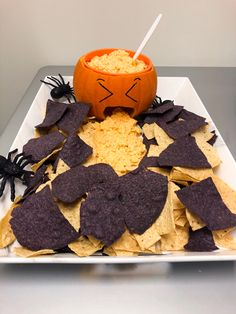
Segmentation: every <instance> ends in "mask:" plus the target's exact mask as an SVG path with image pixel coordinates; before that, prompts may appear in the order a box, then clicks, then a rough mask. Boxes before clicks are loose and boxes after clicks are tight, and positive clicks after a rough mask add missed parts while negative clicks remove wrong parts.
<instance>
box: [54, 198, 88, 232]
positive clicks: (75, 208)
mask: <svg viewBox="0 0 236 314" xmlns="http://www.w3.org/2000/svg"><path fill="white" fill-rule="evenodd" d="M83 201H84V200H83V199H80V200H79V201H75V202H74V203H70V204H65V203H63V202H60V201H57V206H58V207H59V209H60V211H61V213H62V214H63V216H64V217H65V218H66V219H67V220H68V221H69V223H70V224H71V225H72V227H73V228H74V229H75V230H76V231H79V229H80V206H81V204H82V202H83Z"/></svg>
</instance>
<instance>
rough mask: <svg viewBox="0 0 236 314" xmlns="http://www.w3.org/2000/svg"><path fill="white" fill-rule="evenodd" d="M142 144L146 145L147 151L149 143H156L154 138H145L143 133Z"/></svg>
mask: <svg viewBox="0 0 236 314" xmlns="http://www.w3.org/2000/svg"><path fill="white" fill-rule="evenodd" d="M143 144H144V145H145V146H146V149H147V151H148V150H149V148H150V146H151V145H157V141H156V139H155V138H152V139H151V140H149V139H147V137H146V136H145V135H144V134H143Z"/></svg>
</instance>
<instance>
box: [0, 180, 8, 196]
mask: <svg viewBox="0 0 236 314" xmlns="http://www.w3.org/2000/svg"><path fill="white" fill-rule="evenodd" d="M7 179H8V177H4V178H3V179H2V182H1V186H0V197H1V196H2V194H3V191H4V189H5V186H6V183H7Z"/></svg>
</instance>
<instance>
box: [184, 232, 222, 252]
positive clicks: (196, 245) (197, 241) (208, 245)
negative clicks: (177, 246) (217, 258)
mask: <svg viewBox="0 0 236 314" xmlns="http://www.w3.org/2000/svg"><path fill="white" fill-rule="evenodd" d="M184 248H185V250H187V251H192V252H211V251H215V250H218V247H217V246H216V245H215V242H214V239H213V235H212V232H211V231H210V230H209V229H208V228H207V227H204V228H201V229H198V230H196V231H193V230H192V229H191V228H190V230H189V240H188V243H187V244H186V245H185V246H184Z"/></svg>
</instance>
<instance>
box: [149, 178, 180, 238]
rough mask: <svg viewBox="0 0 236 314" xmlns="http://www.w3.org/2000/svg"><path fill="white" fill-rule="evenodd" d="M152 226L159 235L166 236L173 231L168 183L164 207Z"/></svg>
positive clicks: (173, 224)
mask: <svg viewBox="0 0 236 314" xmlns="http://www.w3.org/2000/svg"><path fill="white" fill-rule="evenodd" d="M153 225H155V229H156V230H157V231H158V234H159V235H163V234H167V233H170V232H172V231H174V230H175V223H174V212H173V203H172V192H171V184H170V183H168V194H167V199H166V203H165V206H164V208H163V210H162V212H161V214H160V216H159V217H158V218H157V220H156V221H155V222H154V224H153Z"/></svg>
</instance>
